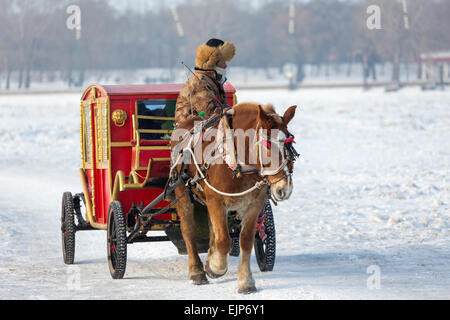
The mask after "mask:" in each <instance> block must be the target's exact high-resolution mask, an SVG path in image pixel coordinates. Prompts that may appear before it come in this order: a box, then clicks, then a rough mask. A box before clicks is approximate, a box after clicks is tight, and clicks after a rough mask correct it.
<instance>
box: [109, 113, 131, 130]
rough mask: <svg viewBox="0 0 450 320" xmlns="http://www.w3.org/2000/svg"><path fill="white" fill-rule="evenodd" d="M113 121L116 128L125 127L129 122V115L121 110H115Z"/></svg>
mask: <svg viewBox="0 0 450 320" xmlns="http://www.w3.org/2000/svg"><path fill="white" fill-rule="evenodd" d="M111 119H112V121H114V124H115V125H116V127H123V126H124V125H125V121H127V113H126V112H125V111H124V110H121V109H118V110H115V111H114V112H113V113H112V116H111Z"/></svg>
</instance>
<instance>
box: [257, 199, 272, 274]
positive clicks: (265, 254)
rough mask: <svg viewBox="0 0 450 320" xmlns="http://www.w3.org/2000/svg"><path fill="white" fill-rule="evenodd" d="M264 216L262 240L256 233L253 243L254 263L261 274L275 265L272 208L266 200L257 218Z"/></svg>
mask: <svg viewBox="0 0 450 320" xmlns="http://www.w3.org/2000/svg"><path fill="white" fill-rule="evenodd" d="M264 214H266V217H265V219H264V222H263V223H264V227H265V237H264V239H261V237H260V233H259V232H256V234H255V241H254V248H255V255H256V261H257V262H258V266H259V269H260V270H261V271H262V272H265V271H272V270H273V266H274V264H275V247H276V245H275V223H274V219H273V212H272V206H271V205H270V201H269V200H266V203H265V205H264V208H263V210H261V213H260V214H259V216H260V217H262V216H263V215H264Z"/></svg>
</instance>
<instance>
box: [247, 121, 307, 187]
mask: <svg viewBox="0 0 450 320" xmlns="http://www.w3.org/2000/svg"><path fill="white" fill-rule="evenodd" d="M278 132H279V133H282V134H283V136H284V137H282V139H280V134H278V136H277V137H276V138H273V137H269V136H268V135H267V134H266V133H265V132H264V129H262V128H258V136H259V137H258V141H257V143H256V144H257V157H258V161H259V163H260V166H261V169H260V170H259V175H260V176H261V177H263V178H266V177H267V176H274V175H276V174H278V173H280V172H281V171H282V170H284V171H285V174H284V176H283V177H281V178H280V179H279V180H277V181H275V182H272V183H270V185H273V184H275V183H277V182H279V181H281V180H283V179H290V177H291V176H292V173H293V163H294V162H295V160H297V158H298V157H299V156H300V155H299V154H298V153H297V151H296V150H295V148H294V146H293V144H294V143H295V140H294V136H293V135H292V134H290V133H288V134H287V135H286V134H284V133H283V132H282V131H281V130H279V131H278ZM272 145H275V146H276V147H277V150H279V152H280V154H281V163H280V165H279V166H278V167H277V168H275V169H272V170H267V169H265V168H264V165H263V159H262V156H263V148H264V147H265V148H266V149H267V150H270V149H272ZM289 163H292V168H289Z"/></svg>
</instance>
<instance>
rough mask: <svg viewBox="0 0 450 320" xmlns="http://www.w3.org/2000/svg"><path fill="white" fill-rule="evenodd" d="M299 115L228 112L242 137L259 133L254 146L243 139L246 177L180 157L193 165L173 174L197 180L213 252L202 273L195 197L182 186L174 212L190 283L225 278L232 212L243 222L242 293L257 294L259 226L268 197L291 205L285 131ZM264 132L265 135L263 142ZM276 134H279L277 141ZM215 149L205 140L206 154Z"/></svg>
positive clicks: (249, 107) (268, 109) (253, 107)
mask: <svg viewBox="0 0 450 320" xmlns="http://www.w3.org/2000/svg"><path fill="white" fill-rule="evenodd" d="M295 109H296V106H292V107H290V108H288V109H287V110H286V112H285V113H284V115H283V116H280V115H278V114H276V113H275V110H274V109H273V106H272V105H267V106H261V105H258V104H255V103H240V104H238V105H236V106H234V107H233V108H232V109H231V110H230V111H229V112H228V114H230V115H231V116H232V120H231V121H229V126H230V127H231V128H232V129H233V131H234V132H236V131H237V130H238V129H242V130H241V131H243V132H248V131H250V132H255V136H254V137H253V138H254V139H255V140H254V141H253V142H252V137H251V135H247V136H245V138H244V141H245V148H244V149H245V155H244V153H241V154H238V156H237V157H238V158H240V159H238V160H239V162H240V163H241V166H240V168H241V169H242V168H243V170H244V169H245V168H246V169H248V172H246V173H244V174H238V175H236V171H233V170H230V166H229V164H227V163H220V162H219V163H211V164H208V165H205V161H206V160H204V159H201V160H199V159H193V157H194V153H193V152H186V150H184V151H183V152H178V153H179V154H183V153H189V154H190V156H191V160H193V161H185V163H184V164H183V162H184V161H179V162H177V163H174V164H173V166H172V168H173V169H175V168H176V170H177V172H178V174H181V173H182V172H183V173H184V174H185V175H187V176H189V177H196V182H195V184H193V185H194V187H192V188H190V189H191V190H192V192H193V193H194V196H195V197H196V198H197V199H199V200H200V201H201V202H203V203H204V204H206V206H207V208H208V215H209V230H210V248H209V250H208V257H207V260H206V266H205V268H203V264H202V261H201V260H200V257H199V255H198V251H197V245H196V239H195V238H196V226H195V221H194V204H193V202H192V197H188V196H183V194H186V190H187V189H186V186H185V185H184V184H181V185H179V186H178V187H177V188H176V189H175V195H176V197H177V199H178V202H177V203H176V209H177V212H178V214H179V216H180V218H181V232H182V235H183V238H184V241H185V243H186V248H187V252H188V256H189V277H190V279H191V280H192V281H193V283H194V284H197V285H200V284H205V283H208V280H207V278H206V274H207V275H208V276H209V277H211V278H218V277H220V276H222V275H224V274H225V273H226V271H227V268H228V267H227V256H228V253H229V252H230V249H231V238H230V234H229V230H228V221H227V214H228V212H230V211H236V212H237V213H238V214H239V217H240V220H241V232H240V239H239V240H240V252H241V258H240V264H239V271H238V292H239V293H252V292H255V291H256V287H255V282H254V280H253V277H252V273H251V270H250V256H251V251H252V247H253V242H254V237H255V226H256V221H257V218H258V215H259V213H260V212H261V210H262V208H263V206H264V203H265V201H266V200H267V198H268V197H269V196H271V197H272V198H273V199H275V200H276V201H283V200H286V199H288V198H289V196H290V194H291V192H292V187H293V186H292V179H291V174H292V170H293V160H294V159H293V157H292V156H289V152H288V151H287V150H288V148H286V144H289V143H291V145H292V139H293V136H292V135H291V134H290V133H289V131H288V129H287V125H288V123H289V122H290V121H291V120H292V118H293V117H294V114H295ZM194 120H200V119H199V118H195V119H193V120H188V121H186V122H185V123H183V124H181V126H180V127H179V129H188V130H190V129H191V128H192V127H193V126H194ZM177 130H178V129H177ZM252 130H253V131H252ZM275 130H276V131H275ZM263 132H267V134H265V135H264V136H263ZM273 132H276V133H275V135H276V136H274V133H273ZM289 139H290V140H289ZM233 140H234V142H235V143H236V145H237V144H238V143H239V142H238V141H237V140H238V137H237V135H235V136H234V137H233ZM212 143H215V142H214V141H205V140H204V139H201V141H200V144H201V150H203V151H205V150H206V148H207V147H208V146H210V149H211V144H212ZM240 143H242V141H241V142H240ZM176 144H177V143H176V141H172V147H174V146H175V145H176ZM212 149H214V148H212ZM216 151H217V150H216ZM262 152H264V153H265V154H266V156H268V158H270V159H272V161H274V160H275V161H274V162H277V164H276V165H275V168H274V167H273V166H271V165H272V164H271V163H267V161H266V162H264V161H263V157H262V156H261V153H262ZM255 154H256V155H258V156H257V157H256V161H253V162H252V161H251V160H252V157H253V160H255V156H254V155H255ZM184 156H186V154H184ZM244 158H245V160H243V159H244ZM184 159H186V158H184ZM221 159H223V158H221ZM189 162H190V163H189ZM244 162H245V163H244ZM249 168H250V169H249ZM181 171H182V172H181ZM199 171H201V172H199ZM244 171H245V170H244ZM191 181H192V180H191ZM195 186H196V187H195Z"/></svg>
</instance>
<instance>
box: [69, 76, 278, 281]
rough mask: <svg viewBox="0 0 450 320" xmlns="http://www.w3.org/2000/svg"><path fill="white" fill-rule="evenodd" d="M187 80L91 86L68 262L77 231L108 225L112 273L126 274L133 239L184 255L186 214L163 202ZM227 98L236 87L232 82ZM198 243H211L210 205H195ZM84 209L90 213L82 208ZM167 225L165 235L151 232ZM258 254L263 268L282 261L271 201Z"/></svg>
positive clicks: (84, 107)
mask: <svg viewBox="0 0 450 320" xmlns="http://www.w3.org/2000/svg"><path fill="white" fill-rule="evenodd" d="M181 88H182V85H181V84H167V85H127V86H119V85H109V86H102V85H98V84H94V85H91V86H89V87H88V88H87V89H86V90H85V91H84V93H83V95H82V97H81V104H80V138H81V139H80V141H81V164H82V165H81V168H80V169H79V174H80V178H81V185H82V192H80V193H77V194H72V193H71V192H65V193H64V194H63V199H62V213H61V230H62V246H63V256H64V262H65V263H66V264H72V263H73V262H74V255H75V234H76V232H78V231H82V230H95V229H100V230H106V231H107V252H108V264H109V268H110V272H111V275H112V277H113V278H122V277H123V276H124V273H125V267H126V259H127V250H126V247H127V245H128V244H130V243H134V242H151V241H172V242H173V244H174V245H175V246H176V247H177V248H178V252H179V253H180V254H185V253H186V250H185V246H184V242H183V238H182V236H181V231H180V228H179V220H180V219H179V217H178V215H177V213H176V210H175V208H172V207H171V206H170V204H171V203H170V202H168V201H165V200H164V197H163V195H164V188H165V185H166V183H167V180H168V175H169V169H170V151H171V150H170V135H171V132H172V130H173V124H174V111H175V104H176V100H177V97H178V93H179V91H180V90H181ZM225 91H226V95H227V103H228V104H229V105H234V104H236V91H235V89H234V87H233V86H232V85H230V84H229V83H226V84H225ZM195 208H196V209H195V210H196V211H195V214H196V223H197V225H198V242H199V248H201V250H202V252H206V250H207V249H208V242H209V240H208V235H209V233H208V218H207V215H206V214H207V212H206V207H203V206H202V205H200V204H197V203H196V204H195ZM83 211H84V214H83ZM229 221H230V222H229V230H230V234H231V236H232V239H233V247H232V251H231V252H230V254H231V255H234V256H236V255H238V254H239V245H238V241H239V238H238V235H239V221H238V220H237V218H236V215H233V213H230V214H229ZM150 231H165V234H166V235H165V236H161V235H159V236H149V233H150ZM255 254H256V258H257V261H258V265H259V267H260V269H261V270H262V271H270V270H272V268H273V265H274V261H275V229H274V225H273V216H272V211H271V207H270V203H269V202H267V203H266V206H265V209H264V210H263V212H262V213H261V217H260V219H259V221H258V224H257V231H256V232H255Z"/></svg>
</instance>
